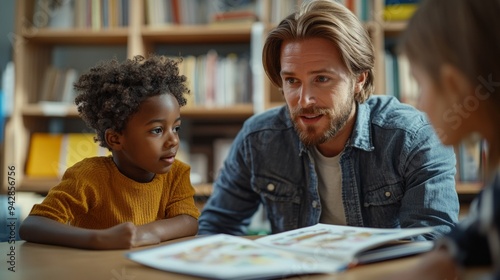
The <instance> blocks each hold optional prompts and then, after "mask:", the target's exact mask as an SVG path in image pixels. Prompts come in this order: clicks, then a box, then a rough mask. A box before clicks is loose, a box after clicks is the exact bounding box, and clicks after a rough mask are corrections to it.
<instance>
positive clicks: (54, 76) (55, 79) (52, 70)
mask: <svg viewBox="0 0 500 280" xmlns="http://www.w3.org/2000/svg"><path fill="white" fill-rule="evenodd" d="M77 80H78V72H77V71H76V70H75V69H72V68H68V69H58V68H56V67H54V66H49V67H48V68H47V71H46V72H45V75H44V78H43V82H42V89H41V92H40V96H39V97H38V98H37V99H38V101H39V102H61V103H65V104H73V102H74V99H75V95H76V92H75V90H74V88H73V84H74V83H75V82H76V81H77Z"/></svg>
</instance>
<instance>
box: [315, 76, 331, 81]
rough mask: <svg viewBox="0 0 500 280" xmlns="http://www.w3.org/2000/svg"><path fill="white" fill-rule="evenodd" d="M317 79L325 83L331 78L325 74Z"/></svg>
mask: <svg viewBox="0 0 500 280" xmlns="http://www.w3.org/2000/svg"><path fill="white" fill-rule="evenodd" d="M317 80H318V82H321V83H324V82H328V81H329V80H330V79H329V78H328V77H325V76H318V78H317Z"/></svg>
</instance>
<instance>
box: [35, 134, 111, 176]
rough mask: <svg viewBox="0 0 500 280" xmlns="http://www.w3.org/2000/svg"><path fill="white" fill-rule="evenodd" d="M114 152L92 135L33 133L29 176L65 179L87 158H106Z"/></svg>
mask: <svg viewBox="0 0 500 280" xmlns="http://www.w3.org/2000/svg"><path fill="white" fill-rule="evenodd" d="M109 154H110V152H109V151H108V150H107V149H106V148H103V147H100V146H99V145H98V144H97V143H95V142H94V134H92V133H66V134H51V133H41V132H39V133H33V135H32V136H31V141H30V147H29V153H28V159H27V162H26V175H27V176H32V177H50V178H55V177H61V176H62V175H63V174H64V172H65V171H66V169H67V168H68V167H71V166H72V165H74V164H75V163H77V162H79V161H81V160H83V159H84V158H87V157H93V156H105V155H109Z"/></svg>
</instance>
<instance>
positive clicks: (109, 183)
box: [20, 56, 199, 249]
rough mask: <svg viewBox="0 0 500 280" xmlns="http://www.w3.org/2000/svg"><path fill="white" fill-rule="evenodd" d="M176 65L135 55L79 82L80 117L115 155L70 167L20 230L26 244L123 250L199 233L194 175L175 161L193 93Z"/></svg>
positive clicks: (99, 67)
mask: <svg viewBox="0 0 500 280" xmlns="http://www.w3.org/2000/svg"><path fill="white" fill-rule="evenodd" d="M177 64H178V62H177V61H174V60H170V59H167V58H166V57H163V56H152V57H151V58H149V59H144V58H143V57H141V56H136V57H134V58H133V59H129V60H126V61H125V62H123V63H119V62H118V61H116V60H111V61H107V62H102V63H100V64H99V65H97V66H96V67H93V68H92V69H90V71H89V72H88V73H86V74H84V75H82V76H81V77H80V79H79V80H78V81H77V82H76V83H75V89H76V90H77V91H78V93H79V94H78V96H77V97H76V99H75V103H76V105H77V107H78V112H79V114H80V116H81V118H82V119H83V120H84V121H85V122H86V124H87V125H88V126H89V127H91V128H93V129H94V130H95V132H96V141H97V142H99V144H100V145H101V146H102V147H105V148H108V149H109V150H110V151H111V153H112V155H111V156H109V157H94V158H88V159H84V160H82V161H81V162H79V163H77V164H75V165H74V166H72V167H70V168H68V169H67V170H66V172H65V174H64V176H63V178H62V180H61V182H60V183H59V184H58V185H57V186H55V187H53V188H52V189H51V190H50V191H49V193H48V195H47V197H46V198H45V199H44V201H43V202H42V203H41V204H37V205H35V206H34V207H33V209H32V210H31V212H30V215H29V216H28V217H27V218H26V219H25V220H24V222H23V223H22V225H21V227H20V236H21V238H22V239H24V240H26V241H31V242H37V243H47V244H55V245H62V246H70V247H77V248H86V249H126V248H131V247H136V246H143V245H148V244H155V243H159V242H161V241H165V240H169V239H174V238H179V237H184V236H190V235H195V234H196V232H197V230H198V221H197V219H198V216H199V211H198V209H197V208H196V206H195V204H194V199H193V195H194V189H193V187H192V186H191V182H190V180H189V173H190V168H189V166H188V165H186V164H184V163H182V162H180V161H177V160H175V155H176V153H177V150H178V148H179V135H178V132H179V129H180V126H181V120H180V107H181V106H183V105H185V104H186V99H185V97H184V94H185V93H189V90H188V89H187V88H186V86H185V82H186V77H185V76H181V75H179V70H178V67H177Z"/></svg>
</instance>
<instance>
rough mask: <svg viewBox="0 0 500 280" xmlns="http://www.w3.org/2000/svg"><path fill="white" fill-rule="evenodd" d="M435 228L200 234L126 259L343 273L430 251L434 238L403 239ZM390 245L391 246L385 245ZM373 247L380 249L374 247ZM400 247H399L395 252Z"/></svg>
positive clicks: (219, 269)
mask: <svg viewBox="0 0 500 280" xmlns="http://www.w3.org/2000/svg"><path fill="white" fill-rule="evenodd" d="M432 230H433V229H432V228H431V227H426V228H415V229H375V228H361V227H350V226H335V225H326V224H317V225H314V226H310V227H305V228H300V229H296V230H291V231H287V232H283V233H278V234H272V235H268V236H265V237H261V238H258V239H255V240H251V239H248V238H245V237H237V236H232V235H226V234H217V235H211V236H200V237H197V238H194V239H192V240H188V241H182V242H179V243H174V244H168V245H164V246H159V247H155V248H152V249H143V250H139V251H134V252H130V253H128V254H127V255H126V257H127V258H129V259H130V260H132V261H135V262H138V263H141V264H143V265H146V266H149V267H153V268H156V269H161V270H165V271H170V272H176V273H182V274H190V275H196V276H201V277H204V278H212V279H265V278H281V277H285V276H290V275H300V274H313V273H334V272H340V271H343V270H345V269H347V268H348V267H350V266H352V265H355V264H359V263H368V262H374V261H380V260H386V259H392V258H396V257H401V256H407V255H412V254H417V253H422V252H425V251H429V250H430V249H431V248H432V242H431V241H423V242H420V241H419V242H410V241H402V240H403V239H407V238H409V237H412V236H416V235H421V234H424V233H429V232H432ZM396 241H401V242H396ZM387 244H391V245H392V246H382V245H387ZM396 244H397V245H396ZM380 246H382V247H380ZM374 248H379V249H377V250H370V249H374ZM395 248H398V250H392V249H395ZM364 253H367V254H364Z"/></svg>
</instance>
